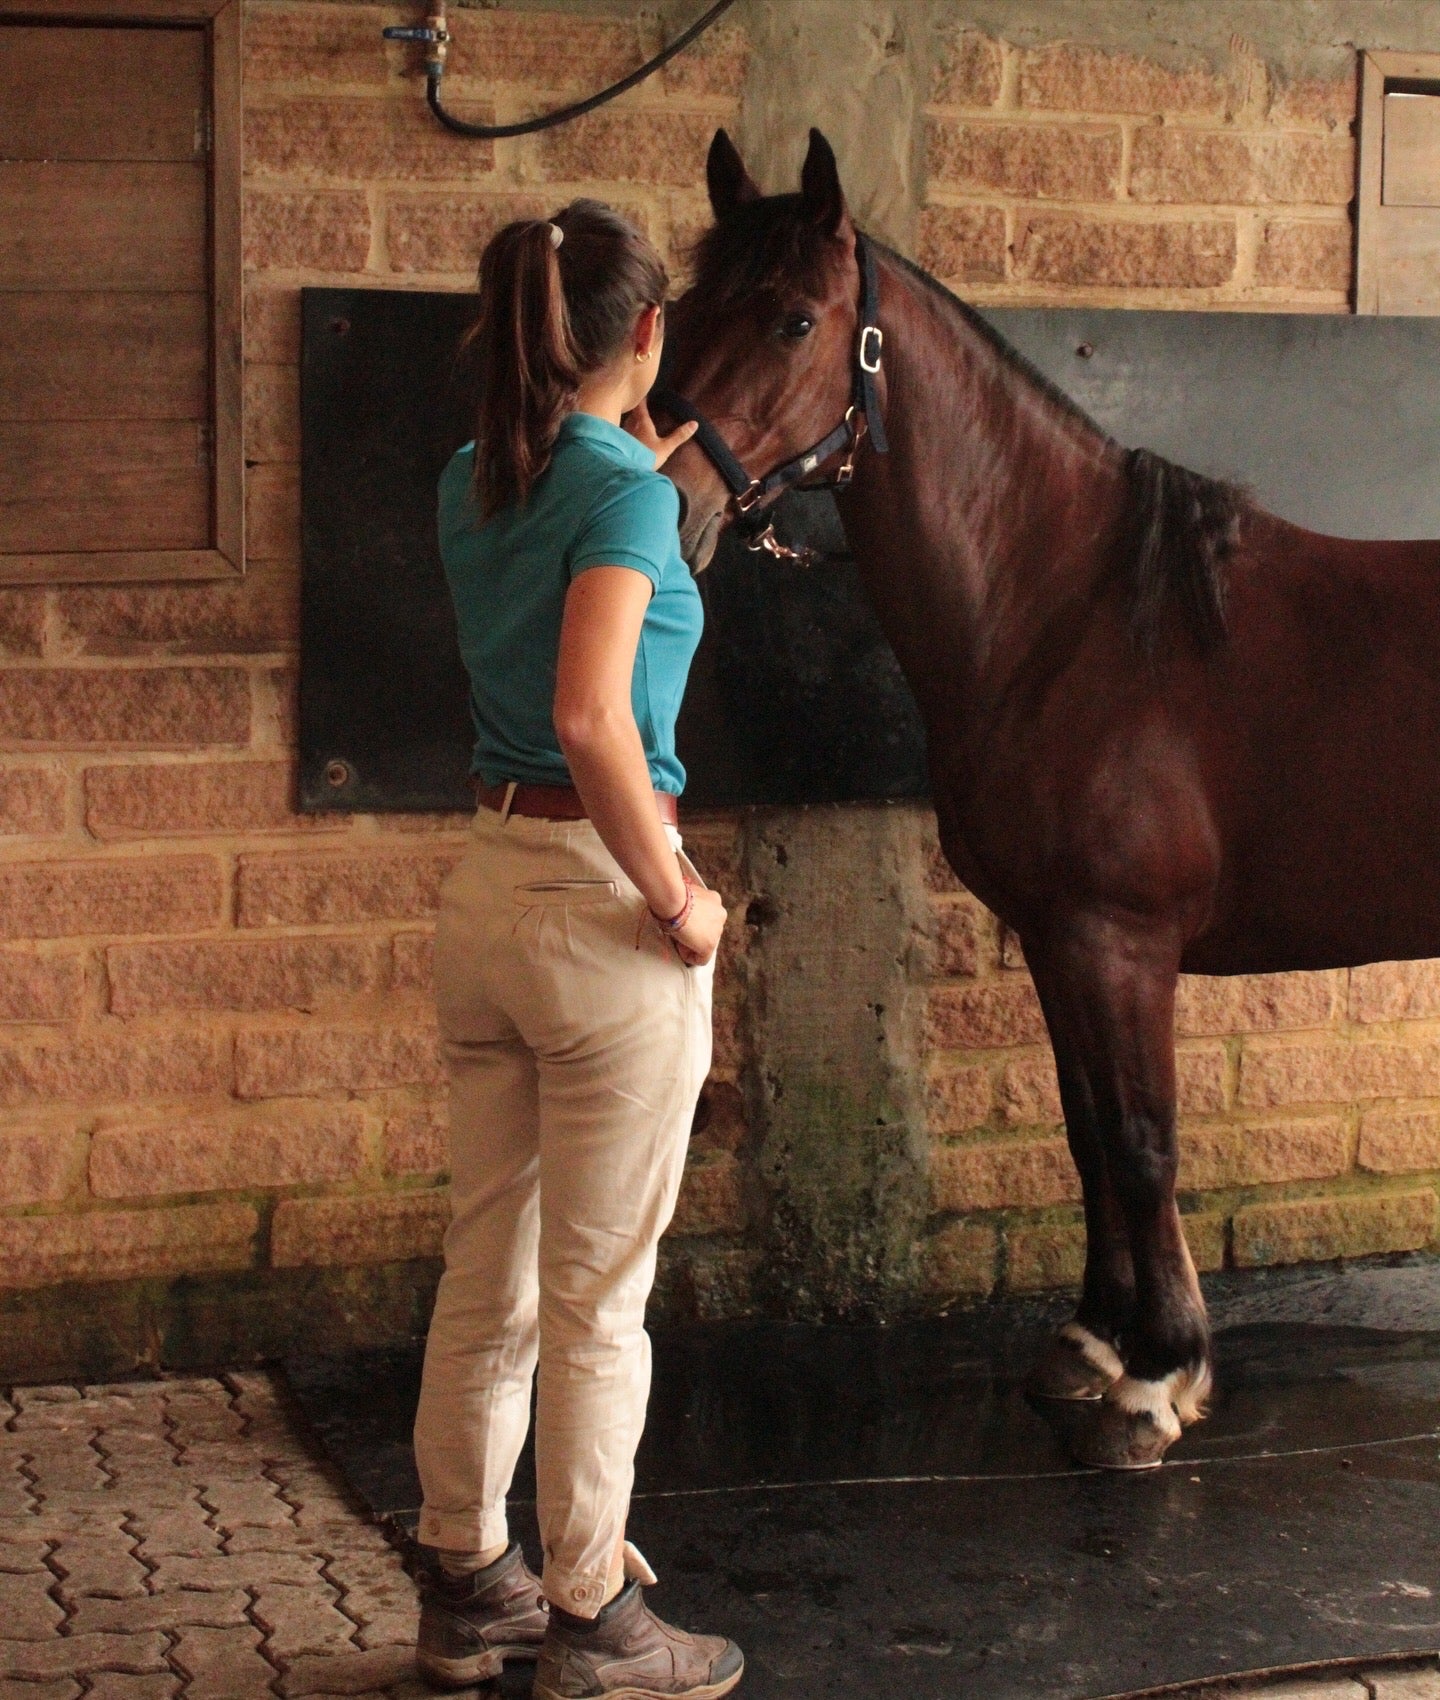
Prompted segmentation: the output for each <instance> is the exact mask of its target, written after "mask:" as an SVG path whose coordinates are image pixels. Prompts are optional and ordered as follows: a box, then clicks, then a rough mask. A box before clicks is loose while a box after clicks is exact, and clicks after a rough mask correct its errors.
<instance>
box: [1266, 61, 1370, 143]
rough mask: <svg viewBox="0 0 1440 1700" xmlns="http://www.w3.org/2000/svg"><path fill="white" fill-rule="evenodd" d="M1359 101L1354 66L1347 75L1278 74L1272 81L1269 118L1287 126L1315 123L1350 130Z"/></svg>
mask: <svg viewBox="0 0 1440 1700" xmlns="http://www.w3.org/2000/svg"><path fill="white" fill-rule="evenodd" d="M1358 105H1359V96H1358V91H1357V88H1356V80H1355V72H1354V71H1353V70H1351V71H1348V72H1347V73H1346V74H1345V75H1344V76H1343V77H1283V76H1276V77H1274V79H1273V81H1272V83H1271V90H1270V110H1269V118H1270V121H1271V123H1273V124H1279V125H1283V126H1285V127H1287V128H1295V127H1297V126H1300V125H1306V124H1313V125H1315V126H1316V127H1317V128H1319V129H1324V130H1347V129H1349V127H1350V125H1351V124H1352V123H1353V122H1354V119H1355V113H1356V108H1357V106H1358Z"/></svg>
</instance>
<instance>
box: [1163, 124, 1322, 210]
mask: <svg viewBox="0 0 1440 1700" xmlns="http://www.w3.org/2000/svg"><path fill="white" fill-rule="evenodd" d="M1354 193H1355V149H1354V144H1353V143H1352V142H1351V140H1350V138H1349V137H1348V136H1305V135H1294V134H1289V133H1275V134H1264V133H1252V134H1247V133H1244V132H1240V131H1234V130H1187V129H1176V128H1172V127H1170V126H1168V125H1153V126H1147V127H1146V128H1145V129H1143V130H1140V131H1139V132H1138V133H1137V134H1136V137H1135V143H1134V151H1133V154H1132V158H1131V166H1130V194H1131V196H1132V198H1133V199H1135V200H1137V201H1165V202H1186V203H1196V202H1198V203H1200V204H1202V205H1208V206H1227V205H1229V206H1237V205H1238V206H1254V205H1259V204H1265V203H1278V204H1285V205H1292V204H1296V203H1305V204H1309V205H1313V206H1338V207H1343V206H1345V205H1346V204H1347V203H1348V202H1349V200H1350V198H1351V196H1352V195H1353V194H1354Z"/></svg>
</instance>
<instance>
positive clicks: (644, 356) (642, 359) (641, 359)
mask: <svg viewBox="0 0 1440 1700" xmlns="http://www.w3.org/2000/svg"><path fill="white" fill-rule="evenodd" d="M635 358H636V360H637V361H639V363H640V364H641V365H642V366H643V365H644V364H645V362H646V361H647V360H648V359H649V358H650V356H649V354H648V352H647V353H645V354H642V353H641V352H640V350H639V349H638V348H637V349H636V350H635Z"/></svg>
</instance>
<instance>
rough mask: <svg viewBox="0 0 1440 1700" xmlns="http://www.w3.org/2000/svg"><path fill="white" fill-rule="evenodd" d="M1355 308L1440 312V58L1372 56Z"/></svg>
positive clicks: (1363, 111) (1363, 106) (1368, 58)
mask: <svg viewBox="0 0 1440 1700" xmlns="http://www.w3.org/2000/svg"><path fill="white" fill-rule="evenodd" d="M1355 310H1356V312H1358V313H1440V54H1436V53H1430V54H1424V53H1421V54H1416V53H1367V54H1366V55H1365V67H1364V81H1363V84H1362V87H1361V95H1360V190H1359V196H1358V216H1357V219H1356V265H1355Z"/></svg>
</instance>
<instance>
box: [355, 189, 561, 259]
mask: <svg viewBox="0 0 1440 1700" xmlns="http://www.w3.org/2000/svg"><path fill="white" fill-rule="evenodd" d="M554 210H555V209H554V207H553V206H552V205H551V204H550V203H549V202H548V201H542V200H541V199H539V197H538V196H535V195H471V194H463V195H406V194H400V193H394V194H391V195H390V196H389V197H388V198H387V202H386V213H385V231H386V247H387V249H388V251H389V255H390V269H391V271H393V272H446V273H456V272H463V273H464V274H465V276H466V277H473V276H474V275H475V273H476V271H477V269H478V268H479V265H480V255H481V253H482V251H483V250H484V247H485V244H486V243H487V242H488V241H489V240H490V238H491V237H492V236H494V235H495V233H496V232H497V231H499V230H502V229H503V228H504V227H505V226H506V225H507V224H509V223H511V222H512V221H513V220H515V219H521V218H544V217H545V216H546V214H547V213H550V212H553V211H554Z"/></svg>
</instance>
